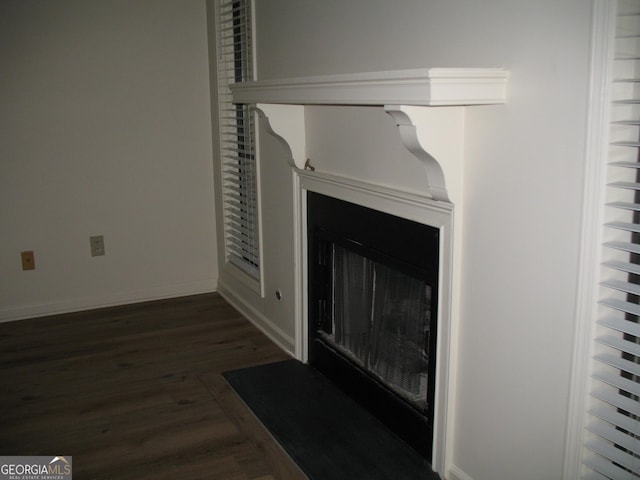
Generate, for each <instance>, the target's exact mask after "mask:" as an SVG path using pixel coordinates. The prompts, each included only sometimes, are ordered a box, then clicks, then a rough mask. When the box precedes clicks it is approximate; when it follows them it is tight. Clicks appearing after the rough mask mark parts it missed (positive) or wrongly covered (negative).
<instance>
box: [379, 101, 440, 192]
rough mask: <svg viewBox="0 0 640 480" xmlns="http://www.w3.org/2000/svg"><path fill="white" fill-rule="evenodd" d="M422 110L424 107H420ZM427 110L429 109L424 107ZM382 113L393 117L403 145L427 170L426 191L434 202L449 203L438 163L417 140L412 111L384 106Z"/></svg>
mask: <svg viewBox="0 0 640 480" xmlns="http://www.w3.org/2000/svg"><path fill="white" fill-rule="evenodd" d="M422 108H424V107H422ZM426 108H429V107H426ZM384 111H385V112H387V113H388V114H389V115H391V116H392V117H393V119H394V120H395V122H396V125H397V127H398V132H399V133H400V138H401V140H402V143H403V145H404V146H405V147H406V148H407V150H409V151H410V152H411V153H412V154H413V155H414V156H415V157H416V158H417V159H418V160H420V162H422V164H423V165H424V167H425V169H426V170H427V190H428V193H429V194H430V195H431V197H432V198H433V199H434V200H441V201H445V202H449V201H450V200H449V195H448V193H447V187H446V184H445V176H444V172H443V170H442V167H441V166H440V163H439V162H438V161H437V160H436V159H435V158H434V157H433V156H431V155H430V154H429V152H427V151H426V150H425V147H424V146H423V145H422V144H421V143H420V139H419V138H418V129H417V128H416V123H417V122H418V120H416V119H415V117H413V116H412V113H415V111H412V110H410V109H407V107H406V106H403V105H385V106H384Z"/></svg>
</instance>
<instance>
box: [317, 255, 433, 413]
mask: <svg viewBox="0 0 640 480" xmlns="http://www.w3.org/2000/svg"><path fill="white" fill-rule="evenodd" d="M332 253H333V255H332V257H333V265H332V269H333V275H331V277H332V286H331V288H332V290H333V315H331V317H332V320H333V321H332V325H331V332H323V333H324V335H325V338H326V339H327V340H328V341H331V342H334V343H335V345H336V346H337V348H339V349H341V350H342V351H343V352H344V353H345V354H346V355H348V356H350V357H351V358H352V359H353V360H354V361H355V362H356V363H358V364H359V365H361V366H362V367H363V368H364V369H365V370H367V371H369V372H371V373H372V374H374V375H376V376H377V377H378V378H379V379H380V380H381V381H382V382H383V383H385V384H386V385H388V386H389V387H390V388H392V389H393V390H394V391H395V392H396V393H398V394H399V395H402V396H403V397H404V398H405V399H407V400H408V401H410V402H412V403H414V404H415V405H416V406H418V407H419V408H422V409H424V408H425V407H426V398H427V382H428V367H429V357H428V351H429V330H430V324H431V291H432V289H431V287H430V286H429V285H427V284H426V283H425V282H424V281H423V280H420V279H417V278H414V277H411V276H409V275H406V274H405V273H403V272H401V271H399V270H396V269H394V268H391V267H389V266H387V265H384V264H382V263H380V262H376V261H374V260H371V259H369V258H367V257H364V256H362V255H359V254H358V253H356V252H353V251H351V250H349V249H347V248H344V247H341V246H338V245H335V244H334V245H333V252H332Z"/></svg>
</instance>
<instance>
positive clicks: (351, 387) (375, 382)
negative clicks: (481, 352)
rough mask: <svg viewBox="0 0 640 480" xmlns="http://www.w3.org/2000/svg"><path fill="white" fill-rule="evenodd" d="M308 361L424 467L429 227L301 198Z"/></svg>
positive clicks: (432, 328)
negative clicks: (421, 457)
mask: <svg viewBox="0 0 640 480" xmlns="http://www.w3.org/2000/svg"><path fill="white" fill-rule="evenodd" d="M307 225H308V232H307V233H308V252H309V255H308V258H309V265H308V271H309V277H308V278H309V292H308V298H309V364H310V365H312V366H313V367H315V368H317V369H318V370H320V371H321V372H322V373H323V374H325V375H326V376H327V377H329V378H330V379H331V380H332V381H333V382H334V383H335V384H337V385H338V386H339V387H340V388H342V389H343V390H344V391H346V392H347V393H348V394H349V395H351V396H352V397H353V398H354V399H355V400H357V401H358V402H359V403H361V404H362V405H363V406H364V407H365V408H367V409H369V410H370V411H371V412H373V413H374V414H375V416H376V417H377V418H378V419H379V420H381V421H382V422H383V423H385V424H386V425H387V426H388V427H389V428H390V429H391V430H393V431H394V432H395V433H396V434H397V435H398V436H399V437H400V438H402V439H403V440H404V441H405V442H406V443H407V444H409V445H410V446H412V447H413V448H414V449H416V450H417V451H418V452H419V453H421V454H422V455H424V456H425V458H427V460H429V461H431V451H432V447H433V413H434V409H433V404H434V394H435V371H436V368H435V367H436V365H435V364H436V341H437V324H438V319H437V312H438V304H437V302H438V267H439V255H440V253H439V252H440V248H439V243H440V242H439V230H438V229H437V228H435V227H431V226H428V225H424V224H422V223H418V222H414V221H411V220H407V219H404V218H401V217H397V216H394V215H390V214H388V213H384V212H380V211H377V210H373V209H370V208H367V207H363V206H360V205H356V204H354V203H349V202H345V201H343V200H339V199H336V198H333V197H328V196H326V195H322V194H318V193H314V192H308V194H307Z"/></svg>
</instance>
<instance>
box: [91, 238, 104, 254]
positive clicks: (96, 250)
mask: <svg viewBox="0 0 640 480" xmlns="http://www.w3.org/2000/svg"><path fill="white" fill-rule="evenodd" d="M89 243H90V244H91V256H92V257H101V256H102V255H104V236H103V235H94V236H93V237H89Z"/></svg>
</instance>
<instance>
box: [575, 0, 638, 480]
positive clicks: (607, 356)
mask: <svg viewBox="0 0 640 480" xmlns="http://www.w3.org/2000/svg"><path fill="white" fill-rule="evenodd" d="M616 21H617V26H616V29H615V30H616V34H615V35H616V37H615V48H614V50H615V53H614V55H615V56H614V58H613V59H612V65H611V76H612V77H613V78H611V82H612V83H611V90H610V91H611V105H610V109H609V111H610V113H609V115H608V117H609V120H610V128H609V139H610V141H609V147H608V158H607V159H606V160H607V162H608V164H607V179H606V184H607V187H606V194H605V195H606V198H605V201H606V205H605V210H604V220H605V222H604V229H603V245H602V260H603V261H602V269H601V272H600V285H601V287H600V292H599V297H600V298H599V303H600V308H599V309H598V311H597V315H596V325H595V335H594V339H593V346H592V347H591V350H592V352H593V355H592V365H591V368H590V374H591V383H590V385H589V392H588V393H589V395H590V398H589V406H588V409H587V410H588V412H587V418H586V425H585V428H586V432H587V433H586V435H585V445H584V446H585V450H584V455H583V464H584V466H585V467H586V470H585V471H584V472H583V477H582V478H588V479H611V480H614V479H615V480H618V479H628V480H633V479H636V480H637V479H639V478H640V321H639V319H640V161H639V160H640V158H639V152H640V90H639V89H638V88H639V87H638V86H639V85H640V80H639V75H638V74H639V73H640V5H639V4H638V2H637V1H632V2H630V1H625V0H620V1H618V15H617V20H616Z"/></svg>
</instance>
